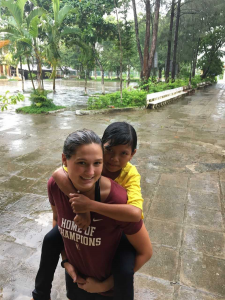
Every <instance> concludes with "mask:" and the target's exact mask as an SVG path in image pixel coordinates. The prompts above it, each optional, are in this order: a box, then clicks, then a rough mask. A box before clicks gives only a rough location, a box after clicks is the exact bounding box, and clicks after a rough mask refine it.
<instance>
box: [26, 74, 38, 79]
mask: <svg viewBox="0 0 225 300" xmlns="http://www.w3.org/2000/svg"><path fill="white" fill-rule="evenodd" d="M31 77H32V79H36V77H37V75H36V74H35V73H31V76H30V73H28V79H31Z"/></svg>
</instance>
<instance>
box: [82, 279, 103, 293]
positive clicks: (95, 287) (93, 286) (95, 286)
mask: <svg viewBox="0 0 225 300" xmlns="http://www.w3.org/2000/svg"><path fill="white" fill-rule="evenodd" d="M77 285H78V287H79V288H80V289H82V290H84V291H86V292H88V293H103V292H106V291H107V290H108V289H107V287H106V286H105V284H104V281H103V282H101V281H99V280H97V279H95V278H92V277H88V278H86V283H84V284H80V283H77Z"/></svg>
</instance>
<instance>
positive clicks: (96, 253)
mask: <svg viewBox="0 0 225 300" xmlns="http://www.w3.org/2000/svg"><path fill="white" fill-rule="evenodd" d="M48 195H49V201H50V203H51V204H52V205H54V206H56V209H57V213H58V227H59V231H60V233H61V235H62V237H63V241H64V247H65V251H66V255H67V258H68V260H69V262H70V263H71V264H72V265H73V266H74V267H75V268H76V269H77V271H79V272H80V273H81V274H82V275H83V276H84V277H94V278H96V279H98V280H101V281H102V280H104V279H106V278H108V277H109V276H110V275H111V269H112V260H113V257H114V255H115V252H116V249H117V247H118V244H119V242H120V238H121V234H122V231H124V233H125V234H128V235H132V234H135V233H137V232H138V231H139V230H140V229H141V227H142V220H140V221H139V222H132V223H128V222H120V221H116V220H113V219H111V218H108V217H105V216H103V215H100V214H97V213H94V212H91V224H90V226H89V227H88V229H87V230H86V231H84V230H82V229H79V228H78V227H77V226H76V225H75V223H74V221H73V219H74V217H75V215H76V214H75V213H73V211H72V208H71V204H70V203H69V199H68V197H67V196H66V195H65V194H63V192H62V191H61V190H60V189H59V188H58V186H57V184H56V183H55V181H54V179H53V178H52V177H51V178H50V179H49V181H48ZM104 202H105V203H110V204H126V202H127V193H126V190H125V189H124V188H122V187H121V186H120V185H119V184H117V183H116V182H114V181H113V180H111V191H110V193H109V195H108V197H107V199H106V200H105V201H104Z"/></svg>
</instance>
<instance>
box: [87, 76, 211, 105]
mask: <svg viewBox="0 0 225 300" xmlns="http://www.w3.org/2000/svg"><path fill="white" fill-rule="evenodd" d="M215 80H216V79H215V78H205V79H201V77H200V76H195V77H194V78H192V81H191V82H192V88H196V87H197V84H198V83H200V82H206V81H211V82H215ZM188 84H189V79H177V80H176V81H174V82H171V81H170V82H168V83H165V82H152V81H151V80H149V82H148V83H147V84H140V85H139V89H136V90H130V89H124V90H123V98H122V99H121V97H120V92H115V93H112V94H106V95H100V96H95V97H93V96H92V97H90V98H89V99H88V104H87V109H89V110H94V109H104V108H108V107H111V106H113V107H135V106H137V107H138V106H139V107H140V106H144V105H146V95H147V94H151V93H157V92H162V91H166V90H170V89H175V88H178V87H182V86H188Z"/></svg>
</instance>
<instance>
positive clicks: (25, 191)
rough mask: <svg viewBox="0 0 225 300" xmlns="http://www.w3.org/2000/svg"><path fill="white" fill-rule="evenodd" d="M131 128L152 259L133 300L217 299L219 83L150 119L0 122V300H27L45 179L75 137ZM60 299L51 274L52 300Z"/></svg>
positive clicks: (222, 144)
mask: <svg viewBox="0 0 225 300" xmlns="http://www.w3.org/2000/svg"><path fill="white" fill-rule="evenodd" d="M118 120H120V121H121V120H125V121H127V122H130V123H131V124H132V125H134V126H135V128H136V129H137V133H138V138H139V145H138V146H139V149H138V152H137V154H136V155H135V157H134V159H133V163H134V164H135V165H137V167H138V170H139V171H140V173H141V175H142V190H143V195H144V198H145V203H144V213H145V224H146V227H147V228H148V231H149V234H150V237H151V240H152V243H153V250H154V255H153V257H152V259H151V261H150V262H149V263H147V264H146V265H145V266H144V267H143V268H142V269H141V270H140V271H139V272H138V274H137V275H136V278H135V287H136V288H135V299H136V300H145V299H146V300H151V299H154V300H159V299H162V300H172V299H173V300H214V299H225V235H224V225H225V223H224V222H225V215H224V203H225V202H224V199H225V198H224V197H225V139H224V136H225V83H219V84H217V85H216V86H213V87H210V88H207V89H205V90H202V91H198V92H196V94H195V95H193V96H189V97H186V98H185V99H183V100H179V101H178V102H176V103H174V104H171V105H169V106H165V107H163V108H161V109H159V110H155V111H150V110H147V111H137V112H132V113H127V112H124V113H113V114H112V115H111V116H110V115H98V116H83V117H78V116H75V115H74V112H69V111H68V112H64V113H60V114H57V115H43V116H32V115H17V114H15V113H14V112H4V113H1V114H0V136H1V139H0V155H1V168H0V183H1V184H0V194H1V198H0V214H1V219H0V224H1V227H0V266H1V267H0V299H5V300H26V299H30V295H31V290H32V289H33V285H34V277H35V275H36V271H37V268H38V264H39V258H40V247H41V242H42V239H43V237H44V235H45V234H46V233H47V232H48V230H49V229H50V228H51V211H50V208H49V203H48V199H47V193H46V183H47V179H48V178H49V176H50V175H51V173H52V171H53V170H54V169H55V168H56V167H57V166H59V165H60V160H61V151H62V144H63V141H64V139H65V137H66V136H67V135H68V134H69V133H70V132H72V131H73V130H75V129H78V128H84V127H86V128H91V129H93V130H94V131H96V132H97V133H98V134H100V135H101V134H102V133H103V130H104V129H105V127H106V126H107V125H108V124H109V123H110V122H113V121H118ZM55 299H61V300H63V299H66V296H65V286H64V274H63V270H62V269H61V267H58V269H57V272H56V276H55V280H54V285H53V292H52V300H55Z"/></svg>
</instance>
